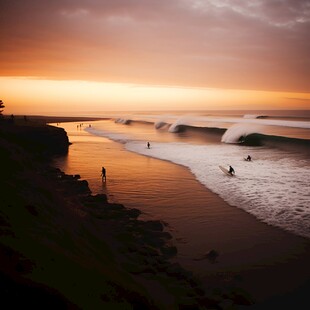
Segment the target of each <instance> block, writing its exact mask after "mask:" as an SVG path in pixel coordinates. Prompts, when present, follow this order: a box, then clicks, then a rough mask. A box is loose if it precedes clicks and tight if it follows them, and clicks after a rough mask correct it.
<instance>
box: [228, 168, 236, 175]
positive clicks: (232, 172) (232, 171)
mask: <svg viewBox="0 0 310 310" xmlns="http://www.w3.org/2000/svg"><path fill="white" fill-rule="evenodd" d="M228 172H229V173H230V174H231V175H234V174H235V170H234V168H233V167H232V166H229V171H228Z"/></svg>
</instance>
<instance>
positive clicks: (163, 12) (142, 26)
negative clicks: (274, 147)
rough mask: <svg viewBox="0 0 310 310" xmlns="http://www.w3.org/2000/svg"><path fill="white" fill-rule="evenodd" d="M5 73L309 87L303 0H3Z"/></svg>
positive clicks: (309, 14)
mask: <svg viewBox="0 0 310 310" xmlns="http://www.w3.org/2000/svg"><path fill="white" fill-rule="evenodd" d="M0 12H1V13H0V36H1V42H2V47H1V51H0V56H1V57H0V59H1V60H0V66H1V68H2V69H1V72H0V73H1V75H32V76H33V75H37V76H45V77H49V78H61V79H63V78H67V79H86V80H87V79H88V80H103V81H107V82H113V81H115V82H131V83H146V84H167V85H184V86H203V87H226V88H227V87H229V88H245V89H265V90H272V89H274V90H292V91H307V90H309V82H308V80H309V76H308V72H310V71H309V69H310V63H309V61H308V55H309V52H310V43H309V40H307V38H308V33H309V30H310V29H309V27H310V6H309V2H308V1H301V0H294V1H293V0H273V1H267V0H266V1H262V0H261V1H259V0H255V1H254V0H253V1H246V0H243V1H241V0H230V1H227V0H226V1H223V0H221V1H219V0H209V1H202V0H170V1H166V0H145V1H141V0H113V1H112V0H111V1H102V0H101V1H100V0H90V1H86V0H50V1H49V0H27V1H17V0H2V1H1V7H0Z"/></svg>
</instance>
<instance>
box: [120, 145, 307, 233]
mask: <svg viewBox="0 0 310 310" xmlns="http://www.w3.org/2000/svg"><path fill="white" fill-rule="evenodd" d="M126 149H128V150H129V151H133V152H136V153H139V154H143V155H146V156H152V157H155V158H159V159H163V160H168V161H171V162H174V163H176V164H180V165H183V166H185V167H188V168H189V169H190V170H191V172H192V173H193V174H194V175H195V177H196V178H197V179H198V180H199V181H200V182H201V183H202V184H203V185H205V186H206V187H207V188H209V189H210V190H212V191H213V192H215V193H217V194H218V195H220V196H221V197H222V198H223V199H224V200H225V201H227V202H228V203H229V204H230V205H232V206H237V207H239V208H242V209H244V210H245V211H247V212H249V213H251V214H253V215H254V216H255V217H257V218H258V219H260V220H262V221H264V222H266V223H268V224H270V225H274V226H278V227H281V228H283V229H286V230H289V231H291V232H294V233H295V234H298V235H301V236H305V237H307V238H310V189H309V185H308V180H310V171H309V169H308V167H307V166H306V164H305V166H303V164H302V162H301V161H297V160H294V158H292V157H288V154H285V153H283V152H282V153H281V151H274V152H273V155H272V156H271V155H270V153H268V155H267V153H266V152H265V150H264V149H263V148H249V147H242V148H240V147H238V146H236V145H228V144H223V145H191V144H184V143H155V142H153V143H152V149H150V150H149V149H146V148H145V143H143V142H137V141H136V142H134V141H131V142H127V143H126ZM248 153H249V154H251V155H252V158H254V161H253V162H245V161H244V160H243V157H244V154H248ZM229 164H231V165H232V166H233V167H234V169H235V171H236V177H234V178H231V177H227V176H226V175H225V174H223V173H222V172H221V170H220V169H219V167H218V166H219V165H223V166H226V167H227V165H229Z"/></svg>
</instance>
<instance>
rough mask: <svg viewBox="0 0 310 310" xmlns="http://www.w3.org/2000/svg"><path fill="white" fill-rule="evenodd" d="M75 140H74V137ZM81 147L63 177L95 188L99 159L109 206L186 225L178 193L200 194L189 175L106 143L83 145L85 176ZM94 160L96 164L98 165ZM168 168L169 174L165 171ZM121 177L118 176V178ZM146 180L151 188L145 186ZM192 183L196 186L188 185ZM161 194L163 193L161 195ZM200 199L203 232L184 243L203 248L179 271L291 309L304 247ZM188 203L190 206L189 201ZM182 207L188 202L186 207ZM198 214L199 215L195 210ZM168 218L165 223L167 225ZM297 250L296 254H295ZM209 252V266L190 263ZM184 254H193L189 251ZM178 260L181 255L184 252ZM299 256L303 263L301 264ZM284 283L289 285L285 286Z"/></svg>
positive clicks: (302, 276)
mask: <svg viewBox="0 0 310 310" xmlns="http://www.w3.org/2000/svg"><path fill="white" fill-rule="evenodd" d="M73 135H74V132H73ZM74 137H75V136H74ZM91 138H92V137H90V139H91ZM75 139H77V138H76V137H75ZM87 139H88V137H87ZM81 141H82V142H81V144H79V143H78V142H79V140H78V139H77V140H76V142H77V143H74V145H73V146H72V147H73V149H74V151H73V149H71V154H70V158H71V160H72V163H73V164H72V166H70V163H68V162H67V160H66V161H65V166H66V167H69V171H70V172H71V173H72V172H73V171H80V172H81V173H82V175H83V178H85V179H88V178H87V177H86V176H87V175H88V176H89V177H90V179H89V181H90V182H93V184H94V185H95V183H96V182H98V179H97V177H96V176H97V169H98V165H99V166H100V162H101V158H104V161H105V165H108V166H107V167H108V172H109V177H108V192H110V194H112V196H113V199H115V198H116V200H115V201H120V202H121V203H124V205H126V206H130V207H137V208H139V209H140V210H143V212H146V213H149V214H151V216H152V217H153V218H156V219H157V218H162V219H164V220H165V221H167V222H168V223H169V224H171V219H172V217H174V216H175V214H174V213H177V214H178V213H179V212H180V213H182V216H183V217H184V218H186V219H187V220H186V221H188V219H189V218H190V216H191V215H190V214H189V213H183V212H190V213H191V210H192V208H193V205H191V208H190V209H191V210H188V211H186V210H184V209H186V205H184V201H183V199H182V197H183V196H182V193H184V192H186V191H187V192H190V193H193V192H194V193H195V195H194V196H195V197H196V198H197V196H196V194H197V190H198V191H201V192H206V189H205V187H204V186H203V185H201V184H200V183H199V182H198V181H197V180H196V179H194V178H193V176H192V174H191V173H190V171H189V170H188V169H186V168H184V167H183V166H179V165H176V164H174V163H170V162H167V161H164V162H163V161H161V160H159V159H151V158H148V157H145V156H142V155H139V154H136V153H132V152H129V153H128V151H126V152H123V148H122V145H119V144H117V143H114V142H111V141H107V142H106V143H107V144H106V147H104V145H100V147H98V145H97V146H94V148H92V147H91V143H90V144H89V145H88V147H87V152H86V156H87V158H88V159H89V161H91V162H93V163H94V169H95V170H94V172H93V173H92V172H90V170H91V169H93V167H92V164H91V163H90V162H89V161H88V163H87V164H86V165H85V170H83V169H82V168H83V167H82V162H81V161H79V160H80V159H81V160H82V159H83V154H84V149H83V147H84V148H85V145H84V143H83V141H85V136H83V140H81ZM93 141H94V142H93V143H94V145H95V144H96V143H97V142H96V140H95V139H94V140H93ZM79 145H80V149H79ZM98 149H100V152H99V154H98V155H94V157H89V156H90V154H92V153H94V154H95V153H96V152H97V151H98ZM120 150H121V151H120ZM115 154H117V160H115ZM96 156H97V157H98V158H99V161H98V160H97V157H96ZM68 165H69V166H68ZM170 167H172V168H171V169H170ZM139 170H141V171H142V174H139V173H138V174H136V172H137V171H139ZM123 171H124V173H122V172H123ZM157 172H158V173H157ZM165 173H167V174H172V175H177V176H178V178H177V179H184V180H185V181H184V182H181V183H180V182H178V181H177V180H176V181H173V180H171V178H166V177H165ZM128 174H129V176H128ZM146 175H147V176H149V178H150V179H152V180H154V182H153V183H149V179H147V178H146ZM139 177H141V178H142V180H143V182H142V183H143V184H144V185H143V186H142V187H135V188H134V189H132V190H131V188H132V181H131V180H137V178H139ZM158 180H160V183H161V186H160V187H158V188H157V187H156V183H158V182H159V181H158ZM116 182H117V183H120V182H122V183H123V184H120V185H119V186H120V188H117V187H114V186H113V185H114V184H115V183H116ZM140 183H141V182H140ZM192 183H195V184H196V185H192ZM134 184H136V186H138V184H139V182H138V181H137V182H136V181H135V183H134ZM122 187H123V189H122ZM199 188H201V190H200V189H199ZM119 189H121V190H122V192H120V191H119ZM141 189H143V191H144V193H143V195H144V196H145V197H146V200H143V197H142V201H140V202H139V203H137V202H138V201H137V198H138V197H137V196H136V194H135V192H137V191H140V192H141ZM162 190H164V191H165V192H162ZM151 195H152V196H151ZM161 195H164V197H163V199H162V200H159V197H158V196H161ZM179 196H180V197H181V198H179ZM210 196H213V198H211V199H210ZM135 197H136V198H135ZM149 197H152V199H151V200H153V199H155V200H156V203H155V204H152V203H151V204H150V206H149V207H148V208H144V206H143V203H144V202H147V199H149ZM171 197H173V206H174V207H175V203H176V200H177V199H179V200H180V203H179V205H178V208H171V211H169V210H168V209H170V208H167V206H169V207H170V205H169V199H171ZM202 197H203V198H202V199H200V200H199V201H200V202H201V203H203V206H205V208H204V209H205V210H204V211H203V212H204V217H205V218H206V219H207V220H206V221H205V223H203V225H202V229H203V230H201V231H200V232H199V233H197V234H196V235H192V236H191V239H190V240H191V241H194V242H196V241H197V239H199V238H205V239H208V245H209V246H208V247H200V249H201V253H198V254H199V255H200V254H201V255H200V256H198V255H192V257H193V258H194V260H192V261H191V262H190V263H188V261H189V259H187V264H186V265H185V269H187V270H192V271H193V270H194V271H195V273H196V274H197V275H198V276H199V278H200V279H202V280H203V282H204V283H205V286H206V287H208V285H209V284H210V283H211V282H212V283H213V284H214V286H215V287H216V286H217V287H222V288H225V287H226V288H227V287H229V286H235V287H242V288H243V289H245V290H246V288H251V293H252V294H253V293H254V292H255V299H256V301H257V303H258V304H262V305H263V304H264V305H266V303H267V304H268V303H269V302H270V303H271V302H273V301H272V300H271V299H274V298H275V295H277V296H276V299H277V301H276V302H278V303H279V302H280V303H281V300H282V299H283V300H286V301H287V299H290V300H293V301H294V303H295V304H300V302H301V301H300V300H299V299H298V285H299V284H302V283H303V282H304V283H305V288H306V289H308V288H309V287H310V286H309V284H307V283H306V282H305V280H307V275H309V272H308V271H307V264H308V263H307V259H308V258H309V259H310V257H309V253H310V248H309V241H308V240H307V239H305V238H302V237H299V236H295V235H293V234H291V233H289V232H286V231H284V230H282V229H280V228H277V227H273V226H270V225H268V224H266V223H262V222H261V221H259V220H257V219H256V218H255V217H254V216H253V215H250V214H249V213H247V212H246V211H244V210H242V209H238V208H237V207H231V206H230V205H228V204H227V203H226V202H225V201H223V199H222V198H220V197H219V196H218V195H216V194H214V193H212V195H208V194H206V195H203V196H202ZM139 198H140V197H139ZM167 199H168V200H167ZM205 199H206V200H205ZM129 201H130V203H129ZM165 202H166V203H165ZM191 202H192V203H194V198H193V199H192V200H191ZM160 203H162V204H163V205H162V206H161V207H160V206H159V204H160ZM167 203H168V205H167ZM187 203H190V202H188V201H187ZM198 207H199V206H198ZM196 211H197V210H196V209H195V212H196ZM198 212H201V210H199V211H198ZM199 214H200V213H199ZM168 218H169V220H167V219H168ZM186 221H185V222H186ZM175 224H176V223H174V224H173V225H172V227H171V228H172V229H173V234H175V233H176V234H177V233H178V230H179V229H178V227H176V225H175ZM185 225H188V226H189V228H188V229H187V231H186V233H185V234H184V236H185V238H186V236H187V233H191V227H190V226H191V223H188V224H187V223H185ZM227 225H229V227H230V228H229V230H228V232H226V233H225V228H224V227H226V226H227ZM223 228H224V229H223ZM195 229H196V227H195ZM223 230H224V231H223ZM227 234H228V235H227ZM184 236H181V237H184ZM195 238H196V239H195ZM177 239H178V238H177ZM180 239H181V240H179V243H177V242H175V245H176V246H177V247H178V249H179V247H183V249H184V247H187V250H188V248H191V246H192V245H191V244H189V242H188V241H186V240H185V242H187V244H185V245H184V239H182V238H180ZM176 241H178V240H176ZM210 244H211V245H210ZM300 246H301V248H299V247H300ZM198 247H199V244H198ZM212 250H215V251H216V252H219V258H218V261H217V262H216V263H215V264H210V262H209V260H208V259H207V257H204V258H203V259H199V260H195V259H196V258H201V256H203V255H205V254H207V253H208V252H210V251H212ZM190 252H191V254H193V253H192V251H190ZM302 252H303V253H302ZM182 254H184V251H183V252H182ZM303 256H305V257H304V258H303ZM183 258H184V257H183ZM189 264H192V265H194V267H195V268H194V269H190V268H188V265H189ZM182 266H183V264H182ZM290 278H291V281H287V279H290ZM291 282H292V283H291ZM296 288H297V292H296ZM294 290H295V291H294ZM301 290H302V288H301ZM289 295H290V297H289ZM273 297H274V298H273ZM282 306H283V302H282Z"/></svg>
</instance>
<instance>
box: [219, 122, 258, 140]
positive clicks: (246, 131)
mask: <svg viewBox="0 0 310 310" xmlns="http://www.w3.org/2000/svg"><path fill="white" fill-rule="evenodd" d="M257 132H259V127H258V126H253V125H249V124H235V125H232V126H231V127H229V128H228V129H227V130H226V131H225V133H224V134H223V136H222V139H221V141H222V142H224V143H242V142H244V140H245V137H246V136H248V135H250V134H253V133H257Z"/></svg>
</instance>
